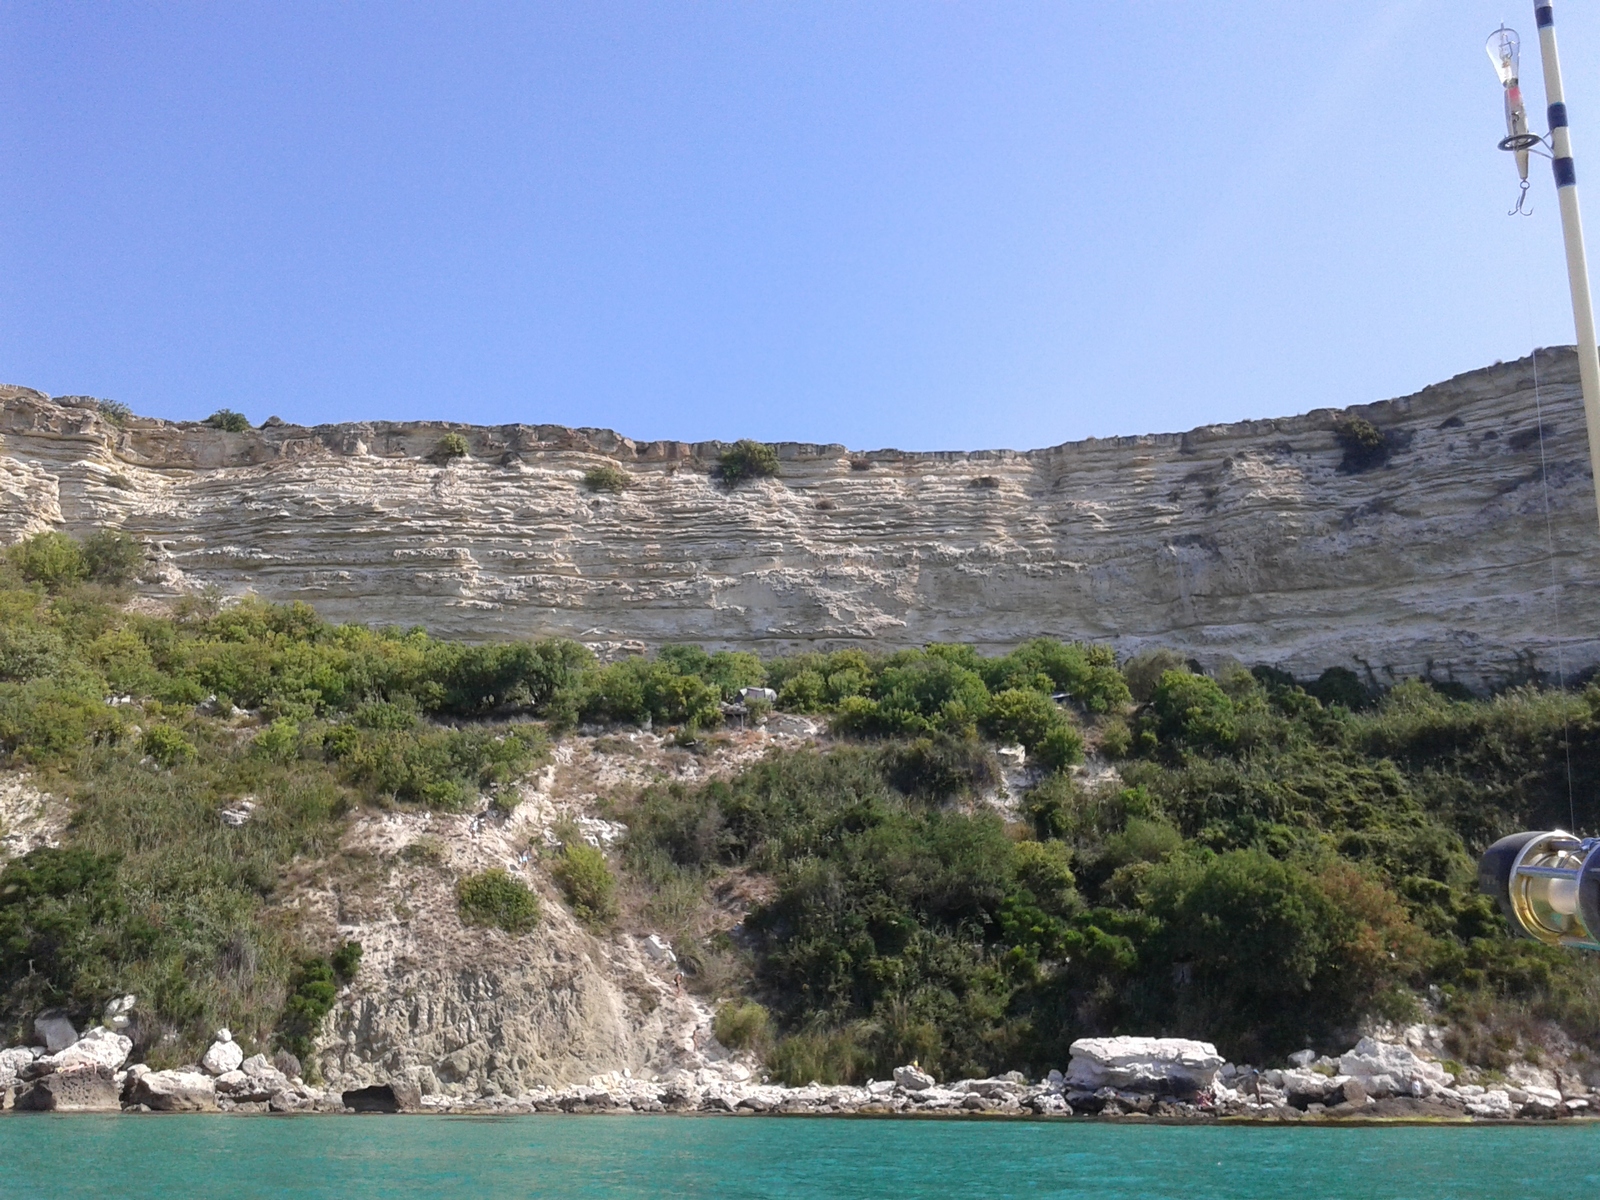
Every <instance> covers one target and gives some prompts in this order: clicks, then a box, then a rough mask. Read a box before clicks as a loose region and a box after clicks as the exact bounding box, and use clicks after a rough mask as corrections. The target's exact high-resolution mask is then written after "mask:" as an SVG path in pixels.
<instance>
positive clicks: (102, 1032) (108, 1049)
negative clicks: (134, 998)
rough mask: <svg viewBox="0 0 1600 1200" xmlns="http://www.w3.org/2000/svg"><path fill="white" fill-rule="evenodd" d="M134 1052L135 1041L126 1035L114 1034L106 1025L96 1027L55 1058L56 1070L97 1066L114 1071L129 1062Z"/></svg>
mask: <svg viewBox="0 0 1600 1200" xmlns="http://www.w3.org/2000/svg"><path fill="white" fill-rule="evenodd" d="M132 1050H133V1039H132V1038H130V1037H128V1036H127V1035H126V1034H121V1033H113V1032H112V1031H111V1030H109V1029H107V1028H106V1027H105V1026H104V1025H96V1026H95V1027H94V1028H93V1029H91V1030H89V1032H88V1033H86V1034H84V1035H83V1036H82V1037H81V1038H79V1039H78V1040H77V1041H75V1042H73V1043H72V1045H70V1046H68V1047H67V1048H66V1049H65V1050H63V1051H62V1052H61V1053H60V1054H57V1055H55V1056H54V1061H55V1064H56V1070H58V1071H62V1070H65V1069H66V1068H68V1067H79V1066H84V1065H86V1064H97V1065H99V1066H102V1067H107V1068H109V1069H111V1070H112V1071H115V1070H117V1069H118V1068H120V1067H121V1066H122V1064H123V1063H125V1062H127V1061H128V1054H129V1053H130V1052H131V1051H132Z"/></svg>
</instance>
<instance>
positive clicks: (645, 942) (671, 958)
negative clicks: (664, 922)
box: [640, 933, 678, 967]
mask: <svg viewBox="0 0 1600 1200" xmlns="http://www.w3.org/2000/svg"><path fill="white" fill-rule="evenodd" d="M640 945H641V947H642V948H643V949H644V952H645V953H646V954H648V955H649V956H650V957H651V958H653V959H655V960H656V961H657V962H658V963H662V964H663V965H665V966H669V967H670V966H672V965H674V964H675V963H676V962H677V961H678V956H677V955H676V954H674V953H673V952H672V945H671V943H669V942H668V941H667V939H666V938H664V937H662V936H661V935H660V934H659V933H652V934H651V935H650V936H649V937H647V938H641V939H640Z"/></svg>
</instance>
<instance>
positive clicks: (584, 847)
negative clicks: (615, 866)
mask: <svg viewBox="0 0 1600 1200" xmlns="http://www.w3.org/2000/svg"><path fill="white" fill-rule="evenodd" d="M550 875H551V877H552V878H553V879H554V880H555V881H556V886H557V887H559V888H560V889H561V893H562V895H564V896H565V897H566V898H567V905H568V906H569V907H570V908H571V909H572V915H573V916H575V917H577V918H578V920H580V921H582V922H583V923H584V924H585V925H588V926H590V927H592V928H595V929H606V928H608V927H609V926H610V925H611V924H612V923H613V922H614V921H616V919H617V881H616V878H615V876H613V875H612V874H611V867H610V865H609V864H608V863H607V862H606V856H605V855H604V854H603V853H601V851H600V850H598V849H597V848H596V847H594V846H591V845H589V844H588V843H587V842H584V841H581V840H578V839H576V838H573V839H571V840H569V841H568V842H567V845H566V846H565V847H564V848H563V849H562V851H561V853H560V854H559V855H557V856H556V860H555V864H554V865H553V866H552V867H551V868H550Z"/></svg>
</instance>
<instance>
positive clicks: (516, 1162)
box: [0, 1116, 1600, 1200]
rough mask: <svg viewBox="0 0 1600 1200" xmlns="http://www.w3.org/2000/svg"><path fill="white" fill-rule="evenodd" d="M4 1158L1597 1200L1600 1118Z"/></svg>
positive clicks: (263, 1169) (380, 1190)
mask: <svg viewBox="0 0 1600 1200" xmlns="http://www.w3.org/2000/svg"><path fill="white" fill-rule="evenodd" d="M0 1164H3V1167H0V1181H3V1182H0V1191H3V1192H4V1194H5V1195H7V1196H18V1197H34V1196H40V1197H57V1196H62V1197H74V1196H93V1197H97V1198H98V1197H121V1196H128V1197H147V1196H148V1197H156V1196H160V1197H169V1196H184V1197H207V1196H218V1197H252V1196H273V1197H288V1198H293V1200H299V1198H301V1197H323V1196H327V1197H339V1198H340V1200H351V1198H354V1197H365V1196H383V1197H396V1196H399V1197H404V1196H470V1197H473V1198H474V1200H490V1198H494V1197H502V1196H511V1197H516V1196H539V1197H546V1196H548V1197H567V1196H580V1197H582V1196H606V1197H613V1196H616V1197H635V1196H682V1197H702V1196H703V1197H708V1198H709V1197H715V1198H716V1200H734V1198H739V1197H774V1198H779V1200H789V1198H791V1197H807V1198H809V1197H818V1198H824V1197H826V1198H830V1200H831V1198H833V1197H854V1196H863V1197H866V1196H873V1197H877V1196H885V1197H897V1198H898V1197H910V1196H917V1197H922V1196H940V1197H959V1198H961V1200H986V1198H988V1197H1007V1196H1028V1197H1039V1196H1071V1197H1075V1196H1084V1197H1094V1198H1096V1200H1119V1198H1121V1197H1128V1198H1130V1200H1131V1198H1134V1197H1138V1198H1139V1200H1150V1198H1154V1197H1169V1196H1170V1197H1184V1198H1185V1200H1207V1198H1210V1197H1228V1198H1230V1200H1232V1198H1235V1197H1257V1196H1260V1197H1271V1198H1272V1200H1283V1198H1284V1197H1307V1198H1312V1197H1315V1198H1318V1200H1320V1198H1323V1197H1363V1198H1365V1197H1404V1198H1406V1200H1417V1198H1423V1197H1426V1198H1434V1197H1440V1198H1443V1197H1466V1196H1492V1197H1523V1196H1528V1195H1530V1193H1531V1192H1532V1190H1533V1187H1532V1186H1531V1185H1532V1183H1533V1181H1538V1180H1543V1181H1544V1182H1545V1187H1544V1188H1543V1191H1544V1192H1545V1194H1548V1195H1557V1194H1559V1195H1577V1196H1593V1195H1595V1194H1596V1193H1597V1191H1600V1186H1597V1185H1600V1123H1594V1124H1589V1123H1584V1124H1573V1125H1561V1126H1533V1127H1526V1126H1523V1127H1504V1128H1501V1127H1494V1128H1491V1127H1480V1128H1448V1127H1445V1128H1440V1127H1431V1128H1430V1127H1403V1128H1359V1129H1352V1128H1315V1129H1309V1128H1293V1127H1289V1128H1282V1127H1271V1128H1269V1127H1238V1126H1217V1125H1210V1126H1165V1127H1163V1126H1133V1125H1111V1124H1091V1123H1047V1122H1028V1123H1024V1122H1005V1123H1001V1122H988V1121H970V1122H969V1121H938V1122H934V1121H872V1120H828V1119H814V1120H797V1119H794V1118H765V1119H764V1118H759V1117H746V1118H724V1119H716V1118H710V1119H707V1118H692V1117H691V1118H685V1117H666V1116H664V1117H642V1116H633V1117H558V1116H544V1117H484V1118H474V1117H379V1116H373V1117H288V1118H277V1119H275V1118H266V1117H225V1116H171V1117H118V1116H105V1117H92V1116H62V1117H52V1116H16V1117H9V1118H4V1119H0Z"/></svg>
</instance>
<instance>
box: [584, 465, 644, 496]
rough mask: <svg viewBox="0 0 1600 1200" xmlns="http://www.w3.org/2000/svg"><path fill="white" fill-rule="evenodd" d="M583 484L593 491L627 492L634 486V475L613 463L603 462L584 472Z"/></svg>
mask: <svg viewBox="0 0 1600 1200" xmlns="http://www.w3.org/2000/svg"><path fill="white" fill-rule="evenodd" d="M583 486H584V487H586V488H588V489H589V490H590V491H591V492H611V493H613V494H616V493H619V492H625V491H627V490H628V489H629V488H631V487H632V486H633V476H632V475H631V474H629V473H628V472H627V471H624V470H623V469H622V468H621V467H619V466H616V465H614V464H612V463H601V464H600V465H599V466H596V467H590V468H589V469H588V470H587V471H585V472H584V473H583Z"/></svg>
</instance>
